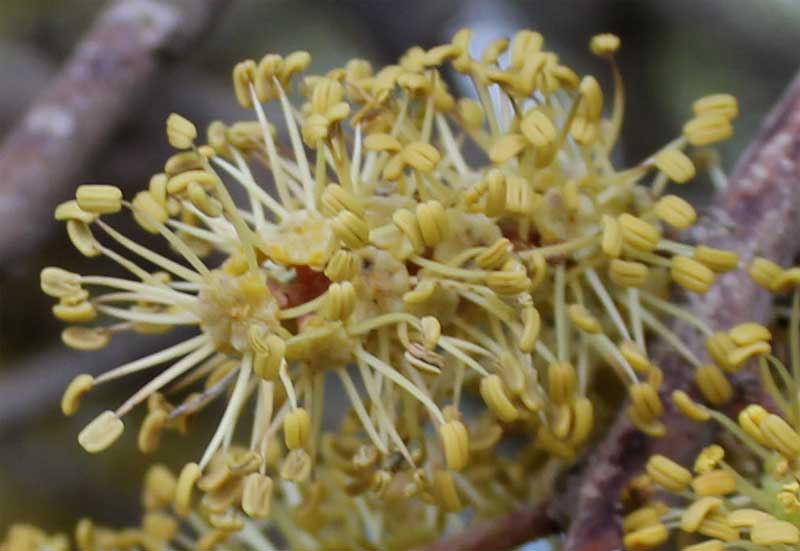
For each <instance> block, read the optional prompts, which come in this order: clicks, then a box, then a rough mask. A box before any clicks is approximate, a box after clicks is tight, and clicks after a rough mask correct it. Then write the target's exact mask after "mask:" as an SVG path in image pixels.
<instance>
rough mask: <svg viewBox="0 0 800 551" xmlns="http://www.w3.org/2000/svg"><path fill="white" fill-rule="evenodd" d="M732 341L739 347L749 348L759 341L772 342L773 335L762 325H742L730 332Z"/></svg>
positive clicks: (751, 323) (749, 323)
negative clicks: (749, 345) (748, 346)
mask: <svg viewBox="0 0 800 551" xmlns="http://www.w3.org/2000/svg"><path fill="white" fill-rule="evenodd" d="M728 334H729V335H730V337H731V340H733V342H734V343H735V344H736V345H737V346H747V345H748V344H753V343H754V342H759V341H771V340H772V333H770V332H769V329H767V328H766V327H764V326H763V325H761V324H760V323H753V322H748V323H740V324H739V325H737V326H736V327H734V328H732V329H731V330H730V331H728Z"/></svg>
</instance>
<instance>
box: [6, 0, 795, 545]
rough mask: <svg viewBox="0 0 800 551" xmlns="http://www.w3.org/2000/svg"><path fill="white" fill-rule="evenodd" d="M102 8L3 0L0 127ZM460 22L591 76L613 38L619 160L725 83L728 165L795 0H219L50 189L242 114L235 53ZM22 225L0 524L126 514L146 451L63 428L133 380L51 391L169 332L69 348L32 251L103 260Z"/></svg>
mask: <svg viewBox="0 0 800 551" xmlns="http://www.w3.org/2000/svg"><path fill="white" fill-rule="evenodd" d="M140 1H141V0H140ZM164 1H165V2H166V1H167V0H164ZM105 5H106V2H103V1H101V0H2V1H0V71H2V73H0V74H2V75H3V77H2V80H0V137H2V136H4V135H6V134H7V133H8V132H9V131H10V130H11V129H12V128H13V127H14V125H15V123H17V122H18V121H19V119H20V118H21V116H22V115H23V114H24V112H25V109H26V107H27V106H28V105H29V104H30V102H32V101H33V100H34V99H35V98H36V97H37V95H38V94H40V93H41V92H42V91H43V90H45V89H46V88H47V86H48V82H49V81H50V80H51V79H52V78H53V77H54V76H55V75H57V73H58V71H59V67H60V66H61V65H62V63H64V61H65V60H66V59H67V58H68V56H69V55H70V53H71V51H72V50H73V48H74V47H75V46H76V44H78V43H79V41H80V39H81V36H82V35H83V34H84V33H86V32H87V31H88V30H89V29H90V28H91V25H92V22H93V20H94V18H95V17H96V16H97V15H98V14H99V13H100V12H101V11H102V10H103V8H104V7H105ZM463 26H472V27H473V28H474V29H475V31H476V35H475V40H474V46H476V47H479V46H481V45H482V44H486V43H488V42H489V41H490V40H491V39H493V38H496V37H498V36H511V35H512V34H513V33H514V32H515V31H517V30H519V29H522V28H531V29H534V30H537V31H540V32H542V33H543V34H544V36H545V39H546V44H547V47H548V49H549V50H554V51H556V52H557V53H559V54H560V56H561V58H562V59H563V60H564V61H565V62H566V64H567V65H570V66H571V67H573V68H575V69H576V70H577V71H578V72H580V73H586V72H592V73H593V74H596V75H598V76H599V77H602V78H601V82H605V83H607V82H608V80H609V79H608V71H607V67H606V65H605V64H604V63H603V62H601V61H600V60H597V59H596V58H593V57H592V56H591V55H590V53H589V51H588V47H587V45H588V40H589V38H590V37H591V36H592V35H593V34H596V33H598V32H606V31H609V32H614V33H616V34H617V35H619V36H620V37H621V39H622V44H623V46H622V50H621V52H620V53H619V55H618V60H619V62H620V65H621V68H622V72H623V74H624V77H625V81H626V88H627V93H628V106H627V112H626V120H625V123H624V130H623V141H622V142H621V144H620V147H619V151H618V157H617V158H618V162H619V163H622V164H632V163H636V162H637V161H638V160H640V159H641V158H643V157H646V156H647V155H649V154H650V153H652V152H653V151H655V150H656V149H657V148H658V147H659V146H660V145H662V144H664V143H666V142H667V141H669V140H670V139H672V138H673V137H675V136H676V135H678V134H679V133H680V129H681V126H682V124H683V122H684V121H685V119H686V118H687V116H688V115H689V113H690V109H691V102H692V101H693V100H694V99H695V98H697V97H699V96H701V95H704V94H708V93H714V92H722V91H726V92H730V93H732V94H734V95H736V96H737V97H738V99H739V103H740V109H741V112H742V115H741V117H740V118H739V120H738V121H737V122H736V136H735V138H734V139H733V140H731V141H730V142H728V143H726V144H724V145H723V147H722V148H721V149H722V158H723V163H724V165H725V167H726V168H727V169H730V168H732V166H733V163H734V162H735V160H736V158H737V156H738V155H739V154H740V152H741V151H742V150H743V148H744V147H745V146H746V144H747V143H748V142H749V140H750V139H751V138H752V136H753V134H754V133H755V131H756V130H757V128H758V126H759V124H760V122H761V121H762V120H763V118H764V116H765V114H766V113H767V112H768V110H769V109H770V107H771V106H772V105H773V104H774V103H775V102H776V101H777V99H778V98H779V96H780V94H781V92H782V90H783V89H784V87H785V86H786V85H787V84H788V83H789V81H790V80H791V79H792V77H793V75H794V74H795V71H796V70H797V68H798V61H800V54H798V44H800V2H798V1H797V0H702V1H698V0H671V1H670V2H663V1H661V0H627V1H626V0H562V1H558V2H555V1H546V0H518V1H513V0H491V1H489V0H484V1H479V0H435V1H431V0H405V1H403V2H396V1H389V0H371V1H370V0H361V1H357V0H349V1H348V0H231V1H230V2H229V5H228V6H227V7H226V8H225V9H224V10H223V13H222V16H221V17H220V18H219V21H217V23H216V24H215V25H214V26H213V28H212V29H211V30H210V31H209V32H208V33H206V34H205V35H204V36H202V37H201V38H200V40H199V41H198V43H197V44H196V46H195V47H193V48H192V49H191V50H190V52H189V54H188V55H186V56H185V57H181V58H179V59H172V60H169V63H167V64H165V68H164V69H163V70H161V71H160V72H159V73H158V74H157V77H156V78H155V79H154V80H153V82H151V83H149V85H148V86H147V87H146V89H144V90H142V91H141V93H140V94H139V95H138V96H137V98H138V99H137V101H136V103H135V104H134V105H133V106H132V107H131V108H130V110H129V116H128V117H127V118H126V120H125V121H123V123H122V124H120V125H118V126H117V127H116V128H115V130H114V133H113V136H112V138H111V139H110V140H109V141H108V142H107V143H105V145H104V146H103V147H102V148H101V149H100V150H99V151H98V152H97V154H96V155H95V156H94V158H93V159H92V160H91V162H88V163H86V164H85V166H82V167H81V170H80V174H79V176H78V177H77V178H76V179H75V181H74V182H72V183H71V184H70V185H69V186H65V188H64V189H63V190H59V194H58V198H57V200H58V201H61V200H66V199H68V198H70V197H71V196H72V194H73V192H74V188H75V186H77V185H79V184H81V183H84V182H87V181H91V182H113V183H115V184H117V185H119V186H121V187H122V188H123V189H125V190H133V189H136V188H139V187H142V186H144V185H146V182H147V180H148V178H149V176H150V175H151V174H152V173H153V172H156V171H159V170H160V167H161V166H162V164H163V161H164V159H166V157H167V156H168V155H169V154H170V151H169V148H168V146H167V143H166V139H165V135H164V131H163V128H164V126H163V125H164V119H165V118H166V116H167V115H168V114H169V113H170V112H172V111H178V112H180V113H182V114H184V115H185V116H187V117H188V118H190V119H192V120H193V121H195V122H196V123H197V125H198V127H203V126H205V124H206V123H208V122H209V121H210V120H212V119H223V120H228V121H235V120H237V119H239V118H242V117H243V116H245V113H244V112H243V111H242V110H241V109H239V107H238V105H237V104H236V102H235V100H234V98H233V94H232V88H231V85H230V77H229V75H230V69H231V68H232V66H233V64H234V63H235V62H237V61H239V60H241V59H243V58H249V57H252V58H255V59H259V58H260V57H261V56H262V55H264V54H265V53H268V52H276V53H281V54H285V53H288V52H290V51H293V50H296V49H305V50H308V51H309V52H311V54H312V55H313V58H314V62H313V64H312V67H311V71H312V72H325V71H326V70H327V69H328V68H330V67H332V66H334V65H340V64H343V63H344V62H345V61H346V60H347V59H349V58H351V57H362V58H366V59H368V60H370V61H371V62H372V63H373V65H374V66H380V65H382V64H386V63H390V62H393V61H394V60H395V59H396V58H397V57H398V56H400V55H401V54H402V53H403V52H404V50H405V49H407V48H408V47H410V46H412V45H416V44H418V45H421V46H423V47H430V46H434V45H436V44H441V43H444V42H446V41H448V40H449V39H450V37H451V36H452V34H453V33H454V32H455V31H456V30H457V29H459V28H461V27H463ZM1 147H2V146H0V148H1ZM8 193H9V192H8V190H6V189H5V188H4V187H3V182H2V181H0V202H2V201H12V200H13V197H8V196H7V195H6V194H8ZM692 193H693V195H695V197H696V198H698V199H701V200H702V198H703V196H704V195H706V194H707V191H706V187H704V185H703V184H702V182H701V183H699V184H698V185H696V186H695V187H694V188H693V190H692ZM126 194H127V192H126ZM52 206H55V202H54V203H53V205H52ZM28 223H29V224H31V225H36V227H37V228H38V229H39V230H40V231H41V233H42V234H43V235H44V236H45V239H44V240H42V241H40V245H39V246H37V247H36V248H35V249H33V250H27V251H25V252H24V254H22V255H17V256H16V257H14V258H13V260H8V259H5V258H0V534H2V533H4V532H5V529H6V527H7V526H8V525H9V524H10V523H11V522H13V521H15V520H25V521H29V522H36V523H38V524H40V525H42V526H44V527H46V528H47V529H49V530H53V531H55V530H69V529H70V527H71V525H72V524H73V523H74V522H75V520H76V519H77V518H78V517H79V516H83V515H91V516H93V517H94V518H96V519H97V520H98V521H99V522H102V523H112V524H116V525H120V524H124V523H126V522H132V521H134V520H135V519H136V517H137V514H138V501H139V500H138V485H139V481H140V480H141V475H142V472H143V469H144V465H145V464H146V463H147V461H143V460H142V459H143V458H142V456H141V454H140V453H139V452H138V451H137V450H136V444H135V432H136V431H135V430H129V431H128V432H127V433H126V435H125V436H124V437H123V439H122V441H120V442H118V443H117V444H116V445H115V446H114V447H113V449H112V450H110V451H108V452H106V453H104V454H102V455H100V456H98V457H91V458H90V457H87V456H86V455H85V454H84V453H83V451H82V450H81V449H80V448H79V447H78V444H77V442H76V439H75V436H76V434H77V433H78V432H79V430H80V429H81V428H82V427H83V425H84V424H85V423H86V422H88V421H89V420H90V419H91V418H93V417H94V416H95V415H96V414H97V412H99V411H101V410H102V409H106V408H107V407H110V406H111V405H112V404H117V403H119V401H120V399H121V398H122V396H124V395H127V394H130V393H131V392H132V389H134V388H136V387H137V386H138V385H139V384H140V381H136V380H133V379H131V380H126V382H124V383H121V385H118V386H117V387H114V386H113V385H110V386H109V387H108V388H106V389H104V390H103V391H102V392H98V393H97V394H96V395H90V396H89V398H88V399H87V400H86V403H85V404H84V406H83V408H82V410H81V412H80V413H79V414H78V415H76V416H75V417H73V418H69V419H66V418H64V417H63V416H62V415H61V413H60V410H59V400H60V396H61V392H62V390H63V388H64V386H65V385H66V383H67V382H68V381H69V380H70V379H71V378H72V377H73V376H74V375H75V374H77V373H81V372H84V371H90V372H99V371H101V370H106V369H108V368H111V367H113V366H114V365H115V364H118V363H122V362H124V361H125V360H128V359H132V358H133V357H136V356H141V355H144V353H146V352H147V351H151V350H155V349H157V348H160V347H162V346H163V344H164V342H170V341H171V340H172V339H173V338H175V336H174V335H173V336H166V337H144V338H140V339H139V340H133V339H125V341H126V342H124V343H113V344H112V345H111V346H110V347H109V348H108V349H105V350H103V351H101V352H97V353H83V354H81V353H77V352H73V351H69V350H67V349H66V347H64V346H63V345H62V344H61V342H60V339H59V332H60V324H59V322H57V321H56V320H54V319H53V318H52V316H51V313H50V308H51V306H52V299H50V298H49V297H46V296H44V295H43V294H42V293H41V292H40V290H39V283H38V281H39V276H38V274H39V272H40V270H41V269H42V267H44V266H46V265H58V266H62V267H64V268H67V269H71V270H75V271H81V272H83V273H87V272H88V271H91V272H93V273H104V272H107V271H108V269H107V268H105V267H103V266H102V265H101V264H102V263H101V262H100V261H93V262H87V261H86V259H82V258H81V257H80V256H79V254H78V253H77V252H76V251H74V250H73V249H72V247H71V246H70V245H69V242H68V240H67V238H66V236H65V232H64V229H63V226H61V225H60V224H57V223H56V222H55V221H53V220H52V219H51V218H43V219H40V220H39V219H37V220H29V221H28ZM2 239H3V235H0V240H2ZM121 340H122V339H121ZM120 386H121V387H124V388H119V387H120ZM115 392H117V394H115ZM136 422H137V423H138V420H137V421H136ZM169 440H170V441H168V442H165V446H164V449H163V450H162V458H163V460H164V462H165V463H167V464H169V465H170V466H172V467H178V466H179V464H180V461H178V460H176V461H174V462H173V461H172V458H173V457H174V456H175V457H176V456H177V453H176V452H177V451H180V455H181V456H183V457H185V456H186V452H187V449H188V448H191V447H192V444H191V443H189V442H184V441H182V440H181V438H179V437H172V438H170V439H169ZM121 465H122V466H123V468H120V466H121Z"/></svg>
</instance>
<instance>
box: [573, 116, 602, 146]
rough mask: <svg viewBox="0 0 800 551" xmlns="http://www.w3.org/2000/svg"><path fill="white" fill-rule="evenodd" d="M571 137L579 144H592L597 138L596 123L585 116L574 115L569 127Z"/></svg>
mask: <svg viewBox="0 0 800 551" xmlns="http://www.w3.org/2000/svg"><path fill="white" fill-rule="evenodd" d="M569 133H570V135H571V136H572V138H573V139H574V140H575V141H576V142H578V143H579V144H581V145H586V146H589V145H592V144H593V143H594V142H595V140H596V139H597V133H598V123H597V121H593V120H590V119H587V118H586V117H582V116H576V117H575V118H574V119H573V121H572V124H571V125H570V127H569Z"/></svg>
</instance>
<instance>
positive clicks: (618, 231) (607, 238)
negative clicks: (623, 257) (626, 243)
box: [600, 214, 622, 258]
mask: <svg viewBox="0 0 800 551" xmlns="http://www.w3.org/2000/svg"><path fill="white" fill-rule="evenodd" d="M602 222H603V238H602V241H601V242H600V248H601V249H603V252H604V253H605V254H607V255H608V256H610V257H612V258H617V257H618V256H619V255H620V253H621V252H622V228H621V227H620V224H619V222H618V221H617V219H616V218H614V217H612V216H609V215H607V214H604V215H603V220H602Z"/></svg>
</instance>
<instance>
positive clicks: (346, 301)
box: [325, 281, 356, 321]
mask: <svg viewBox="0 0 800 551" xmlns="http://www.w3.org/2000/svg"><path fill="white" fill-rule="evenodd" d="M355 307H356V290H355V287H353V284H352V283H350V282H349V281H343V282H341V283H331V284H330V285H329V286H328V292H327V297H326V299H325V317H326V318H328V319H329V320H333V321H341V320H345V319H347V318H349V317H350V315H351V314H352V313H353V310H354V309H355Z"/></svg>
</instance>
